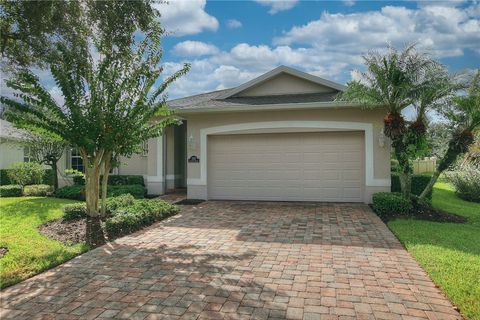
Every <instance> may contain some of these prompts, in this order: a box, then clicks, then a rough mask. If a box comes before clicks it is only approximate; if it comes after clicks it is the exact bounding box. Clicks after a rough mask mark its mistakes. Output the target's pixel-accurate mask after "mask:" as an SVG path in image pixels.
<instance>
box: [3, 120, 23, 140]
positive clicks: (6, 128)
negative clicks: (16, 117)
mask: <svg viewBox="0 0 480 320" xmlns="http://www.w3.org/2000/svg"><path fill="white" fill-rule="evenodd" d="M27 136H28V133H27V131H25V130H23V129H17V128H15V127H14V126H13V124H12V123H11V122H8V121H6V120H3V119H0V138H4V139H18V140H22V139H25V138H27Z"/></svg>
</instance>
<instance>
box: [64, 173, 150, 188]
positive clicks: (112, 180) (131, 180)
mask: <svg viewBox="0 0 480 320" xmlns="http://www.w3.org/2000/svg"><path fill="white" fill-rule="evenodd" d="M100 181H102V176H101V177H100ZM73 183H74V184H78V185H84V184H85V179H84V177H83V176H74V177H73ZM108 184H109V185H113V186H119V185H122V186H124V185H132V184H139V185H142V186H145V182H144V180H143V176H139V175H121V174H111V175H109V176H108Z"/></svg>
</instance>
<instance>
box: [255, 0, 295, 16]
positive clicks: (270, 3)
mask: <svg viewBox="0 0 480 320" xmlns="http://www.w3.org/2000/svg"><path fill="white" fill-rule="evenodd" d="M255 2H257V3H259V4H261V5H262V6H266V7H270V10H268V13H269V14H272V15H273V14H276V13H278V12H280V11H286V10H290V9H292V8H293V7H295V6H296V5H297V3H298V0H288V1H282V0H255Z"/></svg>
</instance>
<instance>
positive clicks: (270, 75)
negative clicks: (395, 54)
mask: <svg viewBox="0 0 480 320" xmlns="http://www.w3.org/2000/svg"><path fill="white" fill-rule="evenodd" d="M281 73H285V74H288V75H291V76H294V77H297V78H300V79H304V80H307V81H310V82H313V83H316V84H319V85H321V86H325V87H329V88H332V89H334V90H337V91H344V90H345V86H343V85H341V84H339V83H335V82H333V81H330V80H326V79H323V78H320V77H317V76H314V75H311V74H309V73H306V72H302V71H300V70H297V69H293V68H290V67H287V66H279V67H277V68H275V69H273V70H271V71H269V72H267V73H264V74H262V75H261V76H259V77H257V78H255V79H252V80H250V81H248V82H246V83H244V84H242V85H240V86H238V87H236V88H233V89H231V90H230V91H229V92H225V93H224V94H222V95H220V96H219V97H218V99H227V98H229V97H232V96H234V95H236V94H238V93H240V92H242V91H245V90H247V89H250V88H252V87H254V86H257V85H259V84H261V83H264V82H266V81H268V80H269V79H272V78H274V77H276V76H278V75H279V74H281Z"/></svg>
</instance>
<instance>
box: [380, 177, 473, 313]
mask: <svg viewBox="0 0 480 320" xmlns="http://www.w3.org/2000/svg"><path fill="white" fill-rule="evenodd" d="M432 202H433V206H434V207H436V208H440V209H443V210H445V211H447V212H451V213H455V214H457V215H461V216H464V217H466V218H467V219H468V223H466V224H453V223H437V222H429V221H420V220H406V219H397V220H394V221H390V222H389V223H388V226H389V227H390V229H391V230H392V231H393V233H395V235H396V236H397V237H398V238H399V239H400V241H402V243H403V244H404V245H405V246H406V248H407V250H408V251H409V252H410V253H411V254H412V255H413V256H414V257H415V259H417V261H418V262H419V263H420V264H421V265H422V267H423V268H424V269H425V270H426V271H427V272H428V273H429V275H430V277H431V278H432V279H433V281H434V282H435V283H436V284H437V285H438V286H439V287H440V288H442V290H443V291H444V292H445V293H446V294H447V296H448V297H449V299H450V300H451V301H452V302H453V303H454V304H455V305H457V306H458V307H459V308H460V310H461V312H462V313H463V315H465V316H466V317H467V318H468V319H480V204H478V203H474V202H467V201H463V200H461V199H460V198H458V197H457V196H456V195H455V193H454V191H453V189H452V188H451V187H450V185H448V184H447V183H445V182H443V181H440V182H437V184H436V185H435V188H434V192H433V199H432Z"/></svg>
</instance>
